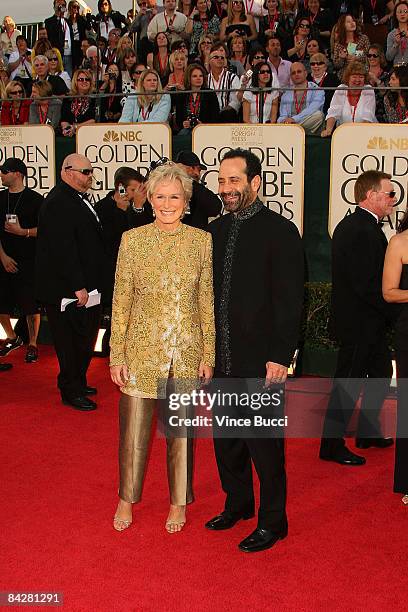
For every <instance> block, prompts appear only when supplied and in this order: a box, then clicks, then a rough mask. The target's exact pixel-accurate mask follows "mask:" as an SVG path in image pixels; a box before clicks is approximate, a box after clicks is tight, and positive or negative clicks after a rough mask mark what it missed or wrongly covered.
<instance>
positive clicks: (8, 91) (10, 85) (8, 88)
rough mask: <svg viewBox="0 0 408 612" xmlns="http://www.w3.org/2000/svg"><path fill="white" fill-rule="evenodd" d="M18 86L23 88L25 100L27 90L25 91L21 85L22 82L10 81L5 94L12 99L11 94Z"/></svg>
mask: <svg viewBox="0 0 408 612" xmlns="http://www.w3.org/2000/svg"><path fill="white" fill-rule="evenodd" d="M16 85H18V86H19V87H21V89H22V90H23V95H22V97H23V98H25V97H26V94H25V89H24V85H23V84H22V83H21V81H9V82H8V83H7V85H6V87H5V92H6V98H9V99H10V92H11V90H12V89H14V87H15V86H16Z"/></svg>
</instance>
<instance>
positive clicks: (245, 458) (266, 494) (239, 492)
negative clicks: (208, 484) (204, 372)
mask: <svg viewBox="0 0 408 612" xmlns="http://www.w3.org/2000/svg"><path fill="white" fill-rule="evenodd" d="M220 377H223V378H225V377H224V375H221V376H216V378H220ZM235 381H236V379H235ZM231 382H232V381H231ZM233 385H234V388H231V389H230V391H232V392H233V391H242V390H243V389H244V388H245V384H244V383H243V385H242V389H237V388H236V387H237V385H236V382H234V383H233ZM224 390H225V389H224ZM234 412H235V414H236V415H237V414H238V415H239V414H241V409H240V408H239V407H238V406H233V407H232V410H230V411H229V413H230V414H233V413H234ZM218 413H219V414H225V410H224V409H223V407H222V406H221V407H219V410H218ZM213 423H214V420H213ZM217 433H219V434H221V433H222V432H217V430H216V429H214V436H215V437H214V449H215V456H216V459H217V466H218V472H219V475H220V479H221V485H222V488H223V491H224V492H225V493H226V495H227V498H226V502H225V510H229V511H231V512H238V513H252V512H253V511H254V504H255V501H254V490H253V482H252V463H251V461H252V462H253V464H254V466H255V469H256V473H257V475H258V478H259V483H260V504H259V511H258V527H261V528H264V529H271V530H272V531H274V532H276V533H283V532H286V531H287V528H288V523H287V517H286V472H285V441H284V439H283V435H282V437H280V438H279V437H268V438H265V437H263V438H255V437H250V438H226V437H217Z"/></svg>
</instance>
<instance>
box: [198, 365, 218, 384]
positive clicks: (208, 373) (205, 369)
mask: <svg viewBox="0 0 408 612" xmlns="http://www.w3.org/2000/svg"><path fill="white" fill-rule="evenodd" d="M213 373H214V370H213V368H212V367H211V366H208V365H205V363H203V362H201V363H200V367H199V368H198V376H199V378H200V382H201V384H202V385H204V386H205V385H208V383H209V382H210V380H211V379H212V377H213Z"/></svg>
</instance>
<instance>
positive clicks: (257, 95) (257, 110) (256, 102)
mask: <svg viewBox="0 0 408 612" xmlns="http://www.w3.org/2000/svg"><path fill="white" fill-rule="evenodd" d="M267 99H268V94H267V93H266V94H265V96H264V113H265V106H266V101H267ZM255 104H256V116H257V119H258V123H259V94H255ZM263 119H264V122H265V114H264V117H263Z"/></svg>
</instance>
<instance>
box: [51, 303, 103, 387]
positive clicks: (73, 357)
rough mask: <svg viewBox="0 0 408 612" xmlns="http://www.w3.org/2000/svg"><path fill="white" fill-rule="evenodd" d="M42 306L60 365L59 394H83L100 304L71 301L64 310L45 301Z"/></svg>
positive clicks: (96, 332)
mask: <svg viewBox="0 0 408 612" xmlns="http://www.w3.org/2000/svg"><path fill="white" fill-rule="evenodd" d="M45 308H46V312H47V317H48V322H49V325H50V330H51V334H52V337H53V341H54V347H55V352H56V353H57V357H58V362H59V367H60V372H59V374H58V387H59V389H60V391H61V396H62V397H66V398H74V397H79V396H83V395H84V391H85V387H86V386H87V381H86V373H87V370H88V367H89V364H90V361H91V358H92V354H93V350H94V346H95V342H96V339H97V337H98V329H99V320H100V312H101V309H100V306H93V307H92V308H85V307H84V306H82V307H77V306H76V305H75V304H71V305H70V306H68V307H67V309H66V310H65V312H61V309H60V307H59V306H56V305H54V304H47V305H46V307H45Z"/></svg>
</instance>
